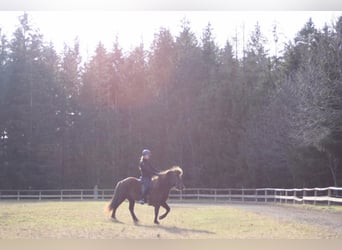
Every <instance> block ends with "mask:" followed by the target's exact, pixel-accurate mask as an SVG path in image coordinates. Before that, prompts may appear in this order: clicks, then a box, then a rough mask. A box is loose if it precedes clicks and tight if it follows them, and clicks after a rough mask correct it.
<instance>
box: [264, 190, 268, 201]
mask: <svg viewBox="0 0 342 250" xmlns="http://www.w3.org/2000/svg"><path fill="white" fill-rule="evenodd" d="M264 191H265V192H264V195H265V202H267V189H265V190H264Z"/></svg>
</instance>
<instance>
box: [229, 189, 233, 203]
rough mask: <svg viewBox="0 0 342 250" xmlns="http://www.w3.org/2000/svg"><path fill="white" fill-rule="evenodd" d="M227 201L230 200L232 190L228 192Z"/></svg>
mask: <svg viewBox="0 0 342 250" xmlns="http://www.w3.org/2000/svg"><path fill="white" fill-rule="evenodd" d="M228 200H229V201H231V200H232V190H231V189H229V190H228Z"/></svg>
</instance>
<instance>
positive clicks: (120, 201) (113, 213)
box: [112, 198, 125, 220]
mask: <svg viewBox="0 0 342 250" xmlns="http://www.w3.org/2000/svg"><path fill="white" fill-rule="evenodd" d="M124 200H125V199H123V198H120V199H119V200H118V201H117V202H116V203H115V204H114V206H113V211H112V219H114V220H116V216H115V213H116V209H117V208H118V207H119V206H120V205H121V203H122V202H123V201H124Z"/></svg>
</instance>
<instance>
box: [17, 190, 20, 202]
mask: <svg viewBox="0 0 342 250" xmlns="http://www.w3.org/2000/svg"><path fill="white" fill-rule="evenodd" d="M17 200H18V201H19V200H20V191H18V192H17Z"/></svg>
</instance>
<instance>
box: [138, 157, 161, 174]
mask: <svg viewBox="0 0 342 250" xmlns="http://www.w3.org/2000/svg"><path fill="white" fill-rule="evenodd" d="M139 169H140V173H141V176H142V177H148V178H152V176H153V175H158V171H157V170H156V169H155V168H153V167H152V165H151V163H150V162H149V160H147V159H142V161H140V164H139Z"/></svg>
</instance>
